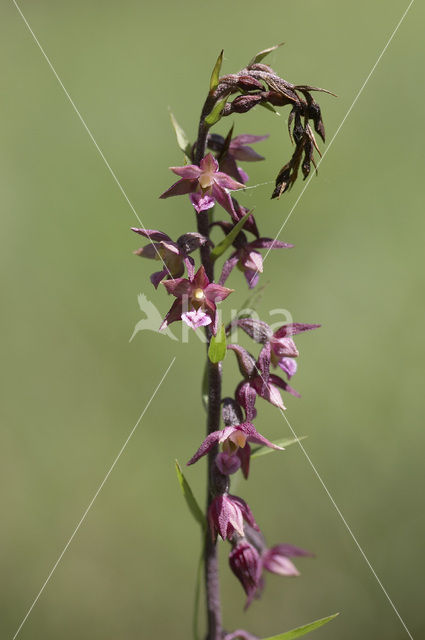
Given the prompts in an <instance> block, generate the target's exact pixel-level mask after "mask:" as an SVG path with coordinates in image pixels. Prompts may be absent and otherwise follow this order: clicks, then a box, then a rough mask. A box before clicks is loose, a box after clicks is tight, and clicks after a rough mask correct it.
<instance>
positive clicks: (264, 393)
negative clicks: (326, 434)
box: [133, 47, 329, 640]
mask: <svg viewBox="0 0 425 640" xmlns="http://www.w3.org/2000/svg"><path fill="white" fill-rule="evenodd" d="M275 48H276V47H272V48H271V49H267V50H264V51H262V52H260V53H259V54H257V55H256V56H255V57H254V58H253V60H252V61H251V62H250V64H249V65H248V66H247V67H245V68H244V69H242V70H241V71H240V72H239V73H236V74H229V75H225V76H222V77H220V76H219V72H220V67H221V62H222V54H221V55H220V56H219V59H218V61H217V63H216V65H215V67H214V71H213V74H212V77H211V82H210V91H209V93H208V96H207V99H206V101H205V105H204V107H203V110H202V114H201V119H200V124H199V131H198V137H197V140H196V142H195V143H194V144H193V145H190V144H189V142H188V141H187V139H186V137H185V134H184V132H183V131H182V129H181V128H180V127H179V126H178V125H177V123H176V121H175V120H174V118H172V120H173V123H174V126H175V129H176V133H177V139H178V142H179V146H180V147H181V149H182V150H183V152H184V155H185V164H184V165H183V166H173V167H170V168H171V171H172V172H173V173H174V174H176V175H177V176H178V178H179V179H178V180H177V181H176V182H174V183H173V184H172V185H171V186H170V187H169V188H168V189H167V190H166V191H164V193H162V195H161V196H160V198H163V199H166V198H170V197H174V196H189V197H188V200H189V202H190V203H191V205H192V207H193V209H194V211H195V213H196V219H197V227H198V228H197V231H196V232H190V233H184V234H183V235H181V236H180V237H179V238H178V239H177V240H176V241H173V240H171V238H170V237H169V236H168V235H167V234H165V233H163V232H162V231H158V230H147V229H144V228H143V229H137V228H134V229H133V231H134V232H136V233H138V234H140V235H141V236H143V237H145V238H147V240H148V241H149V243H148V244H146V245H145V246H144V247H142V248H140V249H138V250H137V251H135V253H136V254H137V255H139V256H141V257H144V258H149V259H155V260H157V261H158V260H161V261H162V267H163V268H162V269H161V270H160V271H157V272H155V273H153V274H152V276H151V281H152V283H153V285H154V286H155V288H158V286H159V285H160V284H161V285H162V286H163V287H164V288H165V290H166V292H167V293H168V294H171V295H172V296H173V297H174V298H175V300H174V302H173V304H172V306H171V308H170V310H169V311H168V313H167V314H166V316H165V318H164V320H163V322H162V325H161V327H160V329H161V330H162V329H165V328H166V327H167V326H168V325H170V324H171V323H173V322H177V321H182V322H184V323H185V324H186V325H188V326H189V327H190V328H192V329H193V330H195V331H198V330H200V328H201V327H203V330H204V331H205V334H206V338H207V347H208V356H207V382H208V385H207V395H208V408H207V412H208V418H207V435H206V438H205V439H204V440H203V442H202V443H201V444H200V446H199V448H198V450H197V451H196V453H195V454H194V455H193V456H192V457H191V459H190V460H189V462H188V463H187V464H188V465H192V464H194V463H196V462H197V461H198V460H200V459H201V458H202V457H204V456H206V457H207V460H208V488H207V510H206V514H205V520H206V523H207V524H206V534H205V547H204V561H205V584H206V599H207V624H208V635H207V639H208V640H232V639H237V638H239V639H241V638H242V639H243V638H245V639H249V638H251V639H253V638H255V636H253V635H252V634H250V633H248V632H246V631H242V630H238V631H235V632H233V633H226V632H225V631H223V628H222V623H221V611H220V599H219V595H218V578H217V558H216V554H217V547H216V543H217V537H218V536H220V537H221V538H222V539H223V540H227V541H228V542H229V543H230V553H229V564H230V568H231V570H232V571H233V573H234V574H235V575H236V577H237V578H238V579H239V581H240V583H241V585H242V587H243V589H244V591H245V593H246V595H247V601H246V606H249V605H250V604H251V602H252V600H253V599H254V598H256V597H258V596H259V595H260V594H261V592H262V590H263V586H264V578H263V573H264V571H269V572H272V573H275V574H279V575H283V576H297V575H298V570H297V569H296V567H295V565H294V564H293V562H292V560H291V558H294V557H301V556H311V555H312V554H311V553H309V552H308V551H304V550H303V549H300V548H298V547H295V546H293V545H290V544H278V545H275V546H272V547H271V548H268V546H267V544H266V542H265V538H264V536H263V534H262V533H261V532H260V529H259V527H258V524H257V522H256V520H255V519H254V516H253V514H252V512H251V509H250V508H249V506H248V505H247V503H246V502H245V501H244V500H243V499H242V498H240V497H238V496H235V495H233V494H232V493H230V477H231V476H232V475H233V474H235V473H236V472H237V471H238V470H240V471H241V473H242V475H243V476H244V478H246V479H247V478H248V477H249V470H250V462H251V456H252V451H253V449H252V447H251V445H255V447H257V448H259V447H267V448H270V449H275V450H282V449H283V447H281V446H280V445H279V444H276V443H273V442H271V441H270V440H268V439H267V438H266V437H265V436H263V435H262V434H261V433H260V432H259V431H257V428H256V426H254V424H253V422H254V420H256V417H257V408H256V405H257V398H258V397H260V398H262V399H264V400H266V401H267V402H269V403H271V404H272V405H274V406H276V407H277V408H278V409H280V410H281V411H283V410H285V406H284V404H283V401H282V397H281V393H280V392H281V390H283V391H285V392H287V393H289V394H292V395H294V396H299V394H298V392H296V391H295V390H294V389H293V388H292V387H291V386H290V384H289V380H290V379H291V378H292V377H293V376H294V375H295V373H296V371H297V357H298V355H299V352H298V349H297V347H296V345H295V342H294V336H295V335H297V334H299V333H301V332H304V331H307V330H311V329H315V328H317V327H319V326H320V325H318V324H302V323H297V322H292V323H287V324H285V325H283V326H281V327H280V328H279V329H278V330H275V331H273V329H272V328H271V327H270V326H269V325H268V324H267V323H265V322H262V321H260V320H257V319H254V318H253V317H246V316H245V317H240V318H239V317H238V318H236V319H234V320H233V321H232V322H231V323H230V324H228V325H227V327H225V326H224V324H223V323H222V322H221V320H220V315H219V313H218V310H217V304H218V303H219V302H221V301H223V300H225V299H226V298H227V297H228V296H229V295H230V294H231V293H232V292H233V291H234V290H233V289H230V288H227V287H226V286H225V283H226V282H227V281H228V279H229V277H230V275H231V273H232V271H233V269H234V268H235V267H238V269H239V270H241V271H242V272H243V274H244V276H245V278H246V280H247V284H248V287H249V288H250V289H252V288H254V287H255V286H256V285H257V283H258V281H259V276H260V274H261V273H262V272H263V258H262V255H261V253H260V250H261V249H267V250H270V249H287V248H291V247H292V245H291V244H288V243H286V242H281V241H280V240H277V239H272V238H268V237H262V236H261V235H260V233H259V231H258V227H257V222H256V220H255V216H254V214H253V212H252V211H250V210H248V209H246V208H245V207H243V206H242V205H241V204H239V202H238V201H237V199H236V197H235V196H236V194H237V192H238V191H241V190H243V189H244V188H245V186H246V184H247V182H248V180H249V178H248V175H247V174H246V172H245V171H244V170H243V169H242V168H241V167H240V166H239V164H238V163H239V162H253V161H261V160H264V158H263V157H262V156H261V155H259V154H258V153H257V151H255V150H254V149H253V148H252V147H251V146H250V145H252V144H254V143H255V144H256V143H259V142H262V141H264V140H265V139H266V138H267V137H268V136H266V135H260V136H258V135H247V134H243V135H237V136H235V137H234V136H233V126H232V127H231V129H230V131H229V133H228V135H227V136H226V137H223V136H220V135H218V134H216V133H211V131H210V129H211V127H212V126H213V125H215V124H216V123H217V122H218V121H220V120H221V119H223V118H225V117H226V116H229V115H231V114H236V113H246V112H247V111H249V110H250V109H252V108H253V107H255V106H256V105H262V106H265V107H267V108H270V109H272V110H274V107H276V106H277V107H279V106H285V105H289V106H290V107H291V111H290V115H289V119H288V123H289V133H290V138H291V140H292V141H293V143H294V145H295V150H294V153H293V155H292V158H291V159H290V160H289V162H287V163H286V164H285V165H284V166H283V167H282V169H281V170H280V171H279V172H278V175H277V178H276V185H275V189H274V191H273V194H272V198H279V197H280V196H281V195H282V194H283V193H284V192H285V191H287V190H289V189H290V188H291V187H292V186H293V184H294V182H295V180H296V178H297V175H298V173H299V168H300V167H301V171H302V173H303V176H304V178H306V177H307V176H308V175H309V172H310V166H311V164H313V166H314V167H315V166H316V163H315V160H314V151H315V150H317V151H319V149H318V146H317V143H316V140H315V136H314V133H313V129H314V130H315V131H316V133H318V134H319V135H320V137H321V138H322V139H323V140H324V139H325V131H324V126H323V122H322V117H321V111H320V107H319V105H318V104H317V103H316V102H315V100H314V99H313V98H312V96H311V92H312V91H324V90H323V89H319V88H316V87H310V86H308V85H293V84H291V83H289V82H287V81H286V80H283V79H282V78H280V77H279V76H278V75H277V74H276V73H275V72H274V71H273V69H271V67H269V66H268V65H266V64H264V63H263V62H262V60H263V58H264V57H265V56H266V55H267V54H268V53H269V52H270V51H272V50H273V49H275ZM327 93H329V92H327ZM235 94H237V95H235ZM310 122H312V126H311V125H310ZM319 153H320V152H319ZM215 205H219V208H218V211H222V210H224V211H225V212H226V213H227V214H228V217H226V219H224V220H213V207H214V206H215ZM214 228H218V229H219V230H220V231H221V232H222V233H223V234H224V238H223V240H222V241H221V242H220V243H219V244H218V245H216V246H214V244H213V242H212V240H211V231H212V230H213V229H214ZM248 234H250V235H251V236H252V237H251V239H249V238H248ZM229 248H231V252H230V255H229V256H228V257H227V259H226V260H225V261H224V264H223V266H222V270H221V274H220V276H219V277H218V278H217V279H215V276H214V265H215V261H216V259H217V258H218V257H220V255H222V254H224V252H225V251H226V250H228V249H229ZM197 250H199V252H200V265H199V267H198V268H196V263H195V259H194V257H193V254H194V252H195V251H197ZM185 272H186V277H185ZM235 329H241V330H242V331H243V332H245V333H246V334H247V335H248V336H249V337H250V338H251V339H252V340H253V342H254V344H258V345H260V350H259V354H258V356H257V357H255V356H253V355H252V354H251V353H250V352H249V351H247V350H246V349H245V348H244V347H242V346H240V345H239V344H233V343H230V344H227V351H232V352H233V353H234V354H235V357H236V360H237V363H238V366H239V369H240V372H241V376H242V379H241V381H240V383H239V384H238V385H237V387H236V390H235V394H234V397H233V398H230V397H229V398H224V399H223V398H221V376H222V360H223V359H224V356H225V353H226V347H225V346H224V345H226V338H229V337H230V336H231V335H232V333H233V331H234V330H235ZM223 347H224V348H223ZM273 369H278V370H279V372H280V374H281V375H276V373H274V372H273ZM282 375H283V376H284V377H282ZM285 378H286V379H285ZM220 418H221V419H222V421H223V424H224V426H223V427H222V428H220Z"/></svg>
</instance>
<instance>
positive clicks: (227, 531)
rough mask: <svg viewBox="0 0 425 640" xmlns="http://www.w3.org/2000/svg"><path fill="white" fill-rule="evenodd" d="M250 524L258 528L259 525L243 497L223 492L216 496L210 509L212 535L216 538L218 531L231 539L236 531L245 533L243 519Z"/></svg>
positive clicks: (224, 537)
mask: <svg viewBox="0 0 425 640" xmlns="http://www.w3.org/2000/svg"><path fill="white" fill-rule="evenodd" d="M244 520H245V521H246V522H248V523H249V524H250V526H251V527H252V528H253V529H257V530H258V525H257V523H256V522H255V520H254V516H253V515H252V512H251V509H250V508H249V507H248V505H247V504H246V502H245V501H244V500H242V498H238V497H237V496H232V495H230V494H229V493H222V494H220V495H218V496H216V497H215V498H214V500H213V501H212V502H211V504H210V506H209V509H208V522H209V525H210V529H211V535H212V537H213V539H214V540H215V539H216V537H217V533H219V534H220V536H221V537H222V538H223V540H226V539H228V540H230V539H231V538H232V536H233V534H234V533H235V531H236V532H237V533H238V534H239V535H240V536H243V535H244V527H243V521H244Z"/></svg>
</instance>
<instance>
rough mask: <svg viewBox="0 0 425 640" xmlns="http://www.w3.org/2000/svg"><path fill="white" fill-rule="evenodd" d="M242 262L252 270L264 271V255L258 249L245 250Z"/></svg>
mask: <svg viewBox="0 0 425 640" xmlns="http://www.w3.org/2000/svg"><path fill="white" fill-rule="evenodd" d="M242 263H243V266H244V267H245V268H246V269H249V270H250V271H254V272H259V273H263V257H262V255H261V253H258V251H249V250H248V251H244V258H243V260H242Z"/></svg>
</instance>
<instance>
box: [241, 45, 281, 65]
mask: <svg viewBox="0 0 425 640" xmlns="http://www.w3.org/2000/svg"><path fill="white" fill-rule="evenodd" d="M283 44H285V43H284V42H281V43H279V44H275V45H274V46H273V47H269V48H268V49H263V50H262V51H259V52H258V53H257V55H256V56H254V57H253V59H252V60H251V62H250V63H249V65H248V66H249V67H250V66H251V65H252V64H257V62H261V60H263V58H265V57H266V56H268V55H269V53H271V52H272V51H276V49H278V48H279V47H281V46H282V45H283Z"/></svg>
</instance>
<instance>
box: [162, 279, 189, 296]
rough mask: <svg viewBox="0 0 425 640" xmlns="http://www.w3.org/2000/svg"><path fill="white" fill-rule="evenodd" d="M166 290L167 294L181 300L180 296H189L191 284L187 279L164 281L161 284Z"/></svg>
mask: <svg viewBox="0 0 425 640" xmlns="http://www.w3.org/2000/svg"><path fill="white" fill-rule="evenodd" d="M162 284H163V285H164V287H165V288H166V289H167V291H168V293H171V295H173V296H176V298H181V297H182V296H185V295H186V296H190V294H191V292H192V284H191V283H190V282H189V280H187V278H175V279H174V280H166V281H165V282H163V283H162Z"/></svg>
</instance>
